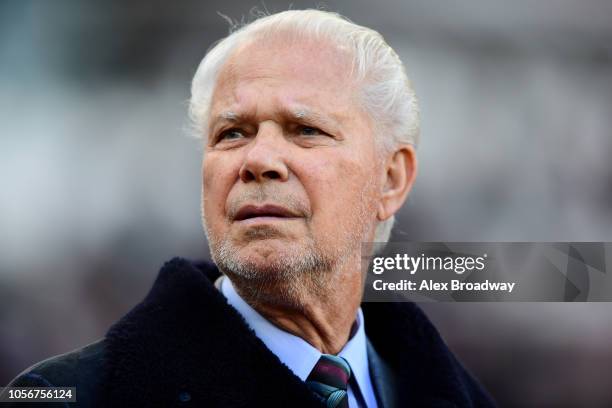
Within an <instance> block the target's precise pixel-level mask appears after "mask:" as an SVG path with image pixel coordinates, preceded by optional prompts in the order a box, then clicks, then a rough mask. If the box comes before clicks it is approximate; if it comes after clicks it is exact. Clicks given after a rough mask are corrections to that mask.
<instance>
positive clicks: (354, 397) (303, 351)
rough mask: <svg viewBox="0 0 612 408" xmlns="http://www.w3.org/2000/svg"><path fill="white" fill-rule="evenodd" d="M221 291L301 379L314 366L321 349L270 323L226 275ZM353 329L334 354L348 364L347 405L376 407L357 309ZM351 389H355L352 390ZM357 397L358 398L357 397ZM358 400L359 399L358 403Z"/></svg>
mask: <svg viewBox="0 0 612 408" xmlns="http://www.w3.org/2000/svg"><path fill="white" fill-rule="evenodd" d="M221 293H223V295H224V296H225V297H226V298H227V301H228V303H229V304H230V305H232V306H233V307H234V308H235V309H236V310H238V313H240V314H241V315H242V317H243V318H244V320H246V322H247V324H248V325H249V327H250V328H251V329H253V331H254V332H255V334H256V335H257V337H259V338H260V339H261V341H263V342H264V344H265V345H266V346H267V347H268V348H269V349H270V351H272V353H274V354H275V355H276V356H277V357H278V358H279V359H280V361H281V362H283V363H284V364H285V365H286V366H287V367H289V369H290V370H291V371H293V373H294V374H295V375H296V376H298V377H299V378H300V379H301V380H302V381H306V378H307V377H308V375H309V374H310V372H311V371H312V369H313V368H314V366H315V364H317V362H318V361H319V358H320V357H321V352H320V351H319V350H317V349H316V348H314V347H313V346H311V345H310V344H309V343H307V342H306V341H305V340H303V339H302V338H300V337H298V336H294V335H293V334H291V333H288V332H286V331H284V330H281V329H280V328H278V327H276V326H275V325H273V324H272V323H270V322H269V321H268V320H266V318H264V317H263V316H262V315H260V314H259V313H258V312H257V311H256V310H255V309H253V308H252V307H251V306H250V305H249V304H248V303H247V302H245V301H244V300H243V299H242V298H241V297H240V295H238V292H236V289H235V288H234V285H233V284H232V282H231V280H230V279H229V278H228V277H227V276H223V278H222V281H221ZM357 325H358V328H357V331H356V332H355V334H354V335H353V337H351V338H350V339H349V341H348V342H347V343H346V344H345V345H344V348H343V349H342V350H341V351H340V353H338V355H339V356H340V357H343V358H344V359H346V361H348V363H349V365H350V366H351V376H353V379H354V381H351V382H350V383H349V388H348V397H349V407H351V408H353V407H361V406H363V402H361V401H364V402H365V404H366V406H367V407H368V408H377V404H376V397H375V394H374V388H373V386H372V382H371V380H370V370H369V366H368V354H367V348H366V335H365V322H364V319H363V313H362V311H361V308H359V310H358V312H357ZM354 388H355V389H354ZM359 396H360V397H359ZM358 401H360V402H358Z"/></svg>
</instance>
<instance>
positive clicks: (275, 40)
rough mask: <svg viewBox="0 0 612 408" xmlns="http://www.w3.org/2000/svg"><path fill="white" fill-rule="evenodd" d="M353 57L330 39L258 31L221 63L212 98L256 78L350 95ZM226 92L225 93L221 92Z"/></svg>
mask: <svg viewBox="0 0 612 408" xmlns="http://www.w3.org/2000/svg"><path fill="white" fill-rule="evenodd" d="M351 64H352V58H351V55H350V53H349V52H348V50H346V49H343V48H342V47H340V46H338V45H335V44H332V43H331V41H329V40H324V39H312V38H305V37H300V36H297V35H296V34H292V35H290V34H288V35H287V36H283V35H280V34H278V33H275V34H274V35H271V34H270V35H263V34H261V35H257V36H255V37H253V38H250V39H248V40H246V41H245V42H243V43H242V44H241V45H239V46H238V47H237V48H236V49H235V50H234V51H233V52H232V53H231V54H230V56H229V58H228V59H227V61H226V62H225V63H224V64H223V66H222V68H221V70H220V72H219V75H218V77H217V82H216V86H215V91H214V93H213V102H214V101H215V100H216V99H218V97H219V96H222V95H221V94H223V93H225V92H234V91H235V88H236V87H237V86H239V85H240V84H249V83H253V82H255V81H260V82H261V83H269V84H270V85H283V84H287V85H291V86H293V87H294V88H298V87H299V86H300V85H301V86H302V87H303V88H302V89H300V90H301V91H302V92H304V91H307V90H308V88H311V89H310V90H312V91H317V90H320V91H327V92H328V93H329V94H330V95H332V94H333V95H336V96H345V95H346V96H352V95H353V94H354V90H355V84H354V83H353V82H354V81H353V80H352V79H351V75H350V70H351ZM224 96H227V95H224Z"/></svg>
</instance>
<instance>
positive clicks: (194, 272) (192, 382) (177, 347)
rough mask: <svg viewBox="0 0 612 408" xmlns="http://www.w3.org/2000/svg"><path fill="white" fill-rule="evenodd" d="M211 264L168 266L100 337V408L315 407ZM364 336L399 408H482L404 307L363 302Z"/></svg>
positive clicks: (439, 345) (434, 337) (423, 323)
mask: <svg viewBox="0 0 612 408" xmlns="http://www.w3.org/2000/svg"><path fill="white" fill-rule="evenodd" d="M218 276H219V271H218V270H217V268H216V267H215V266H214V265H213V264H211V263H201V264H194V263H191V262H189V261H187V260H184V259H180V258H174V259H172V260H171V261H169V262H167V263H166V264H165V265H164V266H163V268H162V269H161V271H160V273H159V276H158V277H157V279H156V281H155V283H154V285H153V287H152V289H151V291H150V292H149V294H148V295H147V296H146V298H145V299H144V300H143V301H142V302H141V303H140V304H138V305H137V306H136V307H135V308H134V309H132V310H131V311H130V312H129V313H128V314H127V315H126V316H125V317H123V318H122V319H121V320H119V321H118V322H117V323H115V324H114V325H113V326H112V327H111V329H110V330H109V332H108V333H107V336H106V345H107V348H106V357H105V361H104V366H105V369H104V374H103V378H102V380H101V383H102V388H101V390H100V400H99V402H100V406H105V407H115V406H130V407H131V406H134V407H149V406H164V407H169V406H206V407H209V406H219V407H221V406H223V407H246V406H249V407H251V406H266V407H276V406H292V407H320V406H321V404H320V402H319V401H318V399H317V398H316V397H315V396H314V395H313V394H312V393H311V392H310V391H309V390H308V389H307V388H306V386H305V385H304V383H303V382H302V381H301V380H300V379H299V378H298V377H296V376H295V375H293V373H291V371H290V370H289V369H288V368H287V367H286V366H285V365H283V364H282V363H281V362H280V361H279V360H278V358H277V357H276V356H275V355H274V354H273V353H271V352H270V351H269V350H268V349H267V348H266V346H265V345H264V344H263V342H261V341H260V340H259V339H258V338H257V337H256V336H255V334H254V332H253V331H252V330H250V328H249V327H248V326H247V325H246V323H245V322H244V320H243V319H242V317H241V316H240V315H239V314H238V312H237V311H236V310H235V309H234V308H232V307H231V306H229V305H228V303H227V301H226V300H225V297H224V296H223V295H222V294H221V293H220V292H219V291H218V290H217V289H216V288H215V287H214V285H213V283H212V282H214V280H215V279H216V278H217V277H218ZM362 307H363V311H364V315H365V321H366V333H367V336H368V338H369V339H370V341H371V342H372V344H373V345H374V348H375V349H376V350H377V351H378V353H379V355H380V356H381V357H382V358H383V359H384V360H385V361H387V362H388V364H389V365H390V367H391V368H392V370H393V371H394V372H395V373H396V375H397V380H398V398H399V400H398V401H399V406H410V407H423V406H427V407H452V406H457V407H470V406H489V405H490V400H489V399H488V397H487V395H486V393H485V392H484V391H482V389H481V388H480V387H479V385H478V384H477V383H476V382H474V381H473V380H472V378H471V377H470V376H469V375H468V374H467V373H465V371H464V370H463V368H462V367H461V366H460V365H459V364H458V363H457V362H456V360H455V359H454V357H453V356H452V354H451V353H450V352H449V351H448V349H447V347H446V346H445V344H444V343H443V341H442V340H441V338H440V336H439V335H438V333H437V331H436V330H435V329H434V328H433V326H432V325H431V323H430V322H429V321H428V319H427V318H426V317H425V315H424V314H423V313H422V312H421V311H420V309H419V308H418V307H416V306H415V305H414V304H411V303H403V304H398V303H369V304H365V303H364V304H363V305H362Z"/></svg>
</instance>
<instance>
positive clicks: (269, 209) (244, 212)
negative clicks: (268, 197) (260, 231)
mask: <svg viewBox="0 0 612 408" xmlns="http://www.w3.org/2000/svg"><path fill="white" fill-rule="evenodd" d="M298 217H300V215H299V214H296V213H295V212H293V211H291V210H289V209H287V208H285V207H282V206H279V205H274V204H264V205H245V206H243V207H240V209H239V210H238V212H237V213H236V215H235V216H234V221H246V220H259V221H265V220H270V221H274V220H285V219H286V220H289V219H295V218H298Z"/></svg>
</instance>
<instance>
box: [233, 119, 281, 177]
mask: <svg viewBox="0 0 612 408" xmlns="http://www.w3.org/2000/svg"><path fill="white" fill-rule="evenodd" d="M283 142H284V137H283V134H282V129H280V128H279V126H278V125H276V124H272V123H264V124H261V125H260V126H259V129H258V131H257V135H256V136H255V139H254V140H253V141H252V142H251V143H250V146H249V147H248V151H247V153H246V156H245V158H244V163H243V164H242V167H241V168H240V174H239V175H240V179H241V180H242V181H243V182H245V183H248V182H250V181H255V182H263V181H266V180H278V181H287V180H288V179H289V169H288V168H287V164H286V162H285V159H286V152H284V151H283V148H284V147H285V146H284V143H283Z"/></svg>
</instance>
